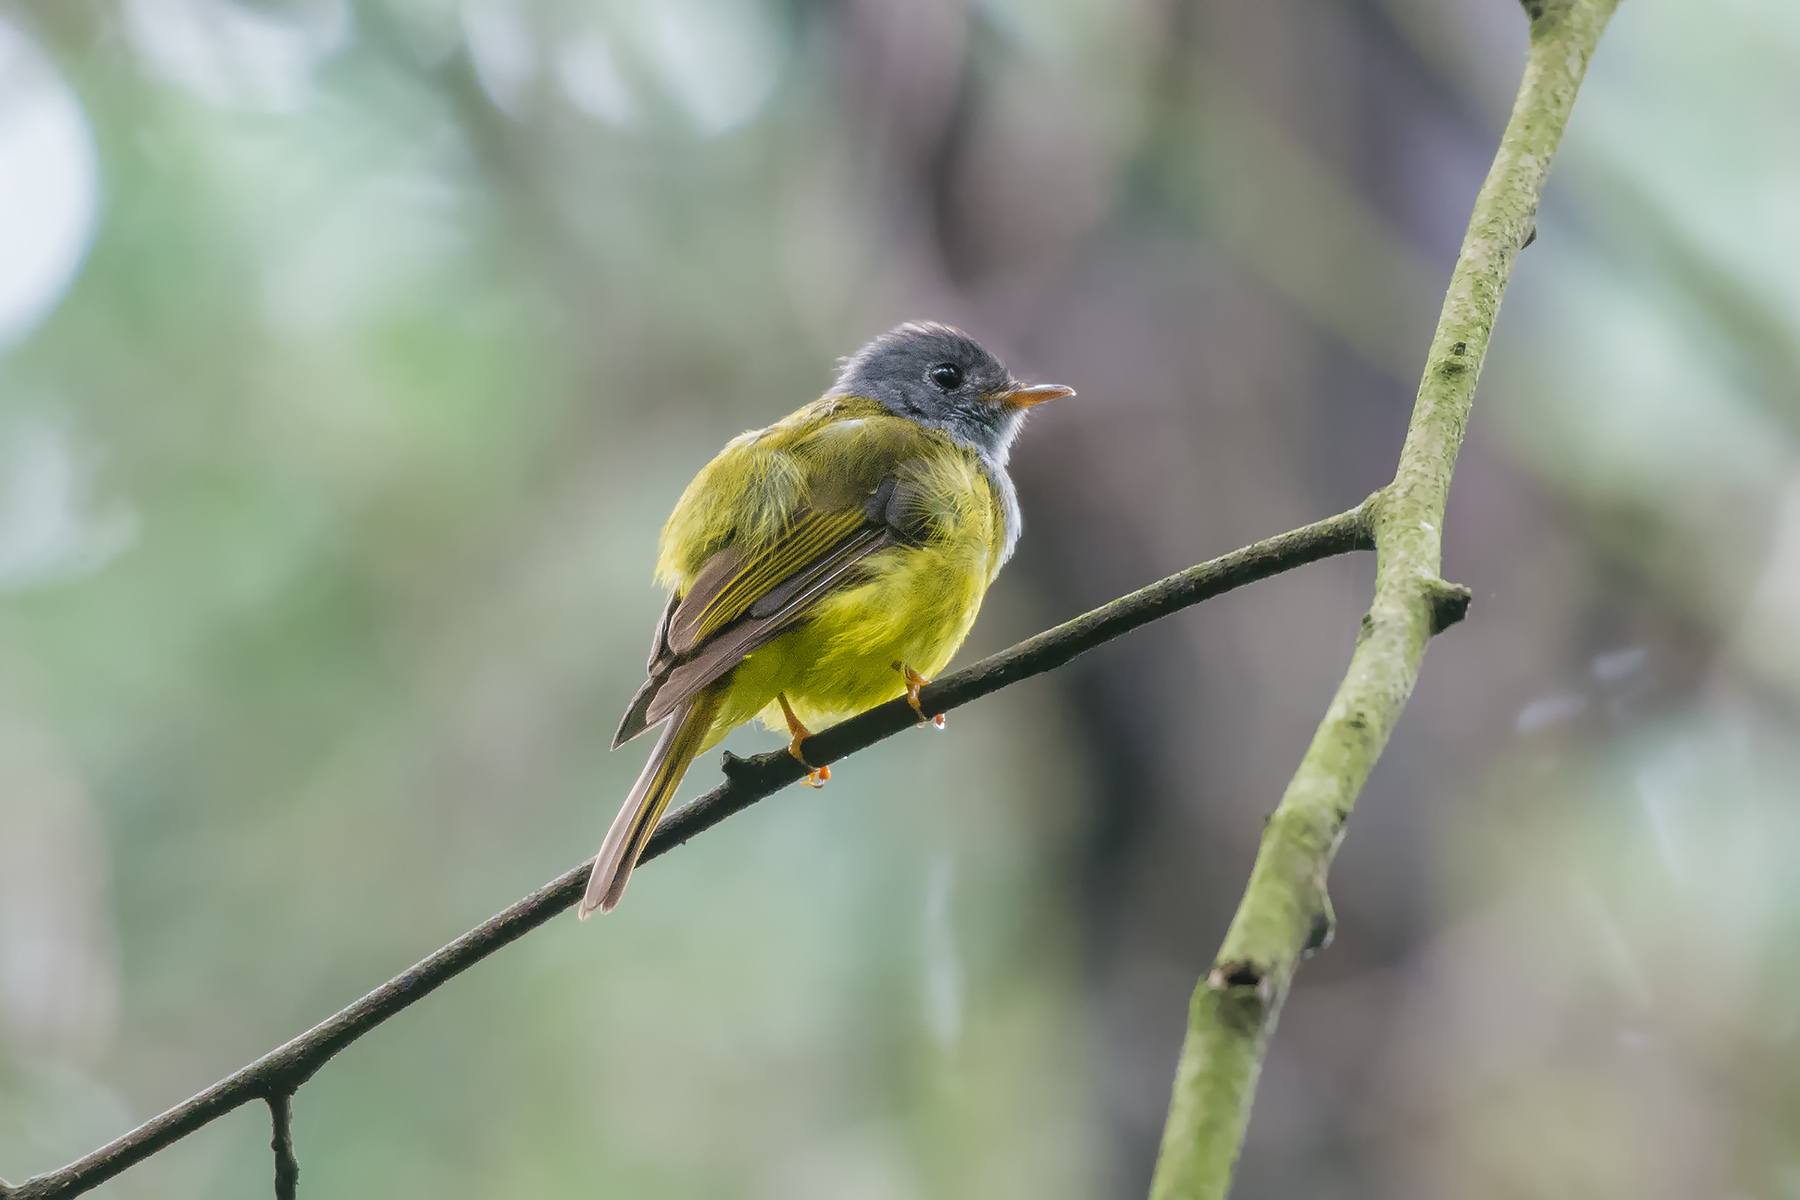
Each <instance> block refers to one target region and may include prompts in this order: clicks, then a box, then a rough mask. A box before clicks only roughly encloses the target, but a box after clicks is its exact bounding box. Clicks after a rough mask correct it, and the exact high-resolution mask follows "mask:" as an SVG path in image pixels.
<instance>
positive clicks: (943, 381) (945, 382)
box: [930, 363, 963, 392]
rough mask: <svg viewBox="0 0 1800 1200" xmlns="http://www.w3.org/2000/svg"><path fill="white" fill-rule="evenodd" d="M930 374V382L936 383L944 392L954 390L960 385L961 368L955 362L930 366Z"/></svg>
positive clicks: (961, 379) (961, 378) (961, 377)
mask: <svg viewBox="0 0 1800 1200" xmlns="http://www.w3.org/2000/svg"><path fill="white" fill-rule="evenodd" d="M930 374H931V382H933V383H935V384H937V385H938V386H939V387H941V388H943V389H944V390H945V391H946V392H954V391H955V390H956V389H957V388H959V387H961V386H962V381H963V372H962V368H961V367H959V366H957V365H956V364H955V363H939V364H938V365H937V366H935V367H933V368H931V372H930Z"/></svg>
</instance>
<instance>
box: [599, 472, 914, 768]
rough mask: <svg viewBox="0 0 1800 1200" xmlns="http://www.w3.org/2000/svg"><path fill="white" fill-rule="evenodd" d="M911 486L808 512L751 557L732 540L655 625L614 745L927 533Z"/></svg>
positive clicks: (890, 485) (886, 485)
mask: <svg viewBox="0 0 1800 1200" xmlns="http://www.w3.org/2000/svg"><path fill="white" fill-rule="evenodd" d="M913 491H914V489H912V488H911V487H909V486H908V485H906V484H896V482H895V481H894V480H893V479H892V478H890V479H887V480H885V481H883V483H882V484H881V486H880V487H878V488H877V489H876V490H875V492H874V494H873V495H871V496H870V497H869V499H868V500H867V502H866V503H865V504H864V505H862V506H861V507H860V508H853V509H849V510H847V511H839V512H831V513H819V512H816V511H810V512H809V511H802V512H800V513H796V514H795V519H794V521H793V522H792V523H791V524H790V525H789V527H788V529H787V531H785V532H784V534H783V536H782V538H781V539H780V540H779V541H778V542H777V543H776V544H775V545H774V546H771V547H770V548H769V549H768V550H766V551H765V552H764V553H763V554H761V555H759V556H758V557H757V558H755V559H751V560H748V561H746V557H745V555H744V554H743V552H742V551H740V550H738V549H737V548H735V547H731V546H728V547H726V548H725V549H723V550H720V551H719V552H718V553H716V554H715V555H713V557H712V558H711V559H709V560H708V561H707V563H706V565H705V566H704V567H702V568H701V570H700V573H699V575H698V576H697V577H696V578H695V580H694V583H693V586H692V587H690V588H689V589H688V590H687V592H686V594H685V595H681V596H672V597H670V600H669V607H668V609H667V610H665V612H664V613H663V621H662V624H661V626H659V628H658V635H657V642H656V650H657V652H658V654H657V656H654V657H652V659H651V661H650V678H648V679H646V680H645V681H644V685H643V687H641V688H639V689H638V693H637V695H636V696H634V697H632V701H631V704H630V705H629V706H628V707H627V708H626V710H625V717H624V719H623V720H622V721H621V722H620V723H619V729H618V732H617V733H616V734H615V735H614V737H613V748H614V749H617V748H618V747H619V746H622V745H624V744H625V743H626V742H628V741H630V740H631V739H632V738H634V737H636V736H637V735H638V734H640V733H642V732H644V731H645V730H646V729H648V728H649V727H650V726H652V725H654V724H656V723H657V722H658V721H661V720H662V719H663V718H665V717H667V716H668V715H669V714H670V713H672V712H674V711H675V710H676V709H677V708H678V707H680V705H681V704H682V703H683V702H684V701H685V700H687V699H689V698H690V697H692V696H694V695H696V694H697V693H698V692H699V691H700V690H701V689H702V688H704V687H706V686H707V685H708V684H710V683H712V682H714V681H715V680H718V679H720V678H722V677H723V676H724V675H725V674H726V673H727V672H728V671H730V670H731V669H732V668H733V667H735V666H736V665H737V664H738V663H740V662H742V661H743V660H744V658H745V657H746V656H748V655H749V654H751V653H753V652H754V651H755V650H757V649H758V648H759V647H761V646H764V645H767V644H768V643H769V642H770V641H771V640H773V639H774V638H776V637H778V636H779V635H780V634H781V633H783V632H784V631H786V630H787V629H789V628H791V627H792V626H793V625H794V624H795V623H796V622H798V621H799V620H801V619H802V618H803V617H804V616H805V615H806V612H807V610H808V609H810V608H811V607H812V605H813V604H814V603H815V602H816V601H817V600H818V599H819V597H821V596H823V595H825V594H826V593H827V592H829V591H830V590H831V589H832V588H834V587H836V586H838V585H839V584H841V583H842V582H843V581H844V578H845V576H846V575H848V574H849V573H850V572H851V570H852V569H853V568H854V567H855V566H856V564H857V563H859V562H861V561H862V560H863V559H865V558H867V557H868V556H869V555H871V554H873V553H875V552H876V551H877V550H880V549H882V548H883V547H885V546H889V545H893V544H895V543H896V542H903V541H910V540H913V539H914V538H916V537H917V536H918V535H919V534H920V533H921V532H922V530H920V529H918V528H915V527H916V526H918V525H919V517H918V514H917V513H915V512H914V511H913V510H914V508H915V507H916V504H915V501H916V499H917V497H916V496H914V494H913Z"/></svg>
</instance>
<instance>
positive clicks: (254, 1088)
mask: <svg viewBox="0 0 1800 1200" xmlns="http://www.w3.org/2000/svg"><path fill="white" fill-rule="evenodd" d="M1372 499H1373V498H1372V497H1371V500H1372ZM1370 504H1371V501H1364V502H1363V503H1362V504H1361V505H1359V506H1358V507H1356V508H1354V509H1352V510H1350V511H1349V512H1345V513H1340V514H1338V515H1337V516H1335V517H1328V518H1326V519H1325V520H1323V521H1318V522H1316V523H1314V524H1312V525H1307V526H1305V527H1303V528H1300V529H1296V530H1294V531H1292V532H1291V533H1284V534H1281V535H1280V536H1279V537H1273V538H1269V539H1268V540H1266V541H1261V542H1257V543H1256V544H1255V545H1252V546H1246V547H1244V548H1243V549H1241V550H1234V551H1232V552H1231V553H1230V554H1226V555H1224V556H1222V557H1220V558H1215V559H1212V560H1211V561H1209V562H1204V563H1201V564H1199V565H1198V566H1194V567H1189V568H1188V569H1187V570H1185V571H1182V572H1181V573H1179V574H1177V575H1171V576H1170V577H1169V578H1167V579H1164V580H1162V581H1161V582H1159V583H1154V584H1151V585H1150V586H1149V587H1147V588H1144V589H1143V590H1141V591H1137V592H1133V593H1132V594H1130V595H1129V596H1124V597H1121V598H1120V599H1118V600H1114V601H1113V602H1112V603H1110V604H1105V605H1102V606H1101V607H1099V608H1096V609H1094V610H1093V611H1092V612H1089V613H1085V614H1083V615H1082V616H1079V617H1077V618H1075V619H1074V620H1073V621H1069V622H1066V623H1064V624H1062V625H1058V626H1057V627H1056V628H1054V629H1051V630H1049V631H1047V632H1045V633H1040V634H1038V635H1037V636H1036V637H1032V638H1027V639H1026V640H1025V641H1023V642H1020V643H1019V644H1018V645H1016V646H1014V647H1012V648H1011V649H1010V650H1003V651H1001V652H1000V653H999V654H995V655H992V656H991V657H988V658H984V659H982V660H981V661H980V662H978V663H976V664H974V665H973V666H971V667H967V668H965V669H964V670H961V671H957V672H955V673H954V674H951V675H946V676H944V677H943V678H942V679H940V680H938V681H937V682H936V683H933V684H929V685H927V686H926V687H925V688H924V689H923V691H922V692H921V693H920V697H919V699H920V702H921V704H922V705H923V706H924V708H925V711H927V712H933V713H937V712H947V711H949V710H950V709H953V708H957V707H960V706H961V705H964V704H967V703H969V702H970V701H971V700H976V699H979V698H980V697H982V696H986V695H988V694H989V693H990V692H996V691H999V690H1000V689H1001V688H1004V687H1008V686H1010V685H1012V684H1014V683H1018V682H1019V681H1020V680H1023V679H1029V678H1031V677H1032V676H1034V675H1041V674H1043V673H1044V672H1046V671H1051V670H1054V669H1056V668H1057V667H1060V666H1062V665H1063V664H1064V663H1066V662H1068V661H1069V660H1070V659H1072V658H1074V657H1075V656H1076V655H1078V654H1081V653H1082V652H1083V651H1086V650H1091V649H1093V648H1094V647H1095V646H1098V645H1101V644H1102V643H1104V642H1109V641H1111V640H1112V639H1114V638H1116V637H1119V636H1120V635H1122V634H1125V633H1128V632H1130V631H1131V630H1133V629H1136V628H1138V627H1139V626H1141V625H1146V624H1149V623H1150V622H1151V621H1155V620H1158V619H1160V618H1162V617H1166V616H1168V615H1169V614H1170V613H1174V612H1178V611H1180V610H1181V609H1184V608H1187V607H1188V606H1190V605H1193V604H1198V603H1199V602H1200V601H1202V600H1206V599H1209V598H1210V597H1213V596H1217V595H1219V594H1220V593H1222V592H1228V591H1231V590H1232V589H1233V588H1238V587H1242V586H1244V585H1245V584H1249V583H1254V582H1256V581H1257V580H1259V579H1267V578H1268V577H1269V576H1271V575H1278V574H1280V573H1281V572H1283V571H1288V570H1292V569H1293V568H1295V567H1299V566H1304V565H1305V564H1307V563H1310V562H1316V561H1318V560H1319V559H1322V558H1329V557H1331V556H1333V555H1337V554H1344V553H1348V552H1349V551H1352V550H1367V549H1371V548H1373V545H1374V543H1373V541H1372V540H1371V537H1370V532H1369V529H1370V526H1369V521H1370V516H1371V507H1370ZM918 720H919V719H918V715H917V714H916V713H914V712H913V710H912V709H911V708H910V707H909V706H908V705H907V704H906V702H905V701H904V700H895V701H892V702H890V703H888V704H883V705H881V706H879V707H877V708H873V709H870V710H869V711H868V712H866V713H863V714H862V715H860V716H857V717H853V718H851V719H850V720H848V721H845V722H843V723H842V724H839V725H834V726H832V727H831V728H830V729H826V730H823V731H821V732H820V733H818V734H816V735H814V736H813V737H810V738H808V739H807V740H806V741H805V742H804V743H802V746H803V747H804V753H805V756H806V760H807V761H808V762H810V763H813V764H815V765H824V764H826V763H833V762H836V761H838V760H839V759H841V758H843V757H845V756H846V755H849V754H854V753H856V752H857V751H858V750H862V749H866V748H867V747H869V746H872V745H874V744H875V743H876V742H879V741H881V740H883V739H884V738H888V737H892V736H893V735H894V734H896V733H899V732H901V731H902V730H905V729H909V728H911V727H913V726H914V725H917V724H918ZM724 770H725V776H726V778H725V782H724V783H722V784H720V785H719V786H718V787H715V788H713V790H712V791H710V792H708V793H706V794H705V795H704V796H702V797H700V798H699V799H698V800H695V801H694V802H693V803H692V804H689V805H687V806H686V807H685V808H683V809H681V810H680V811H679V812H676V813H674V814H672V815H671V816H669V817H667V818H665V819H664V821H663V822H662V824H661V825H660V826H658V827H657V830H656V833H655V834H654V835H653V836H652V837H651V839H650V844H649V846H648V847H647V848H646V849H645V851H644V861H649V860H650V859H653V858H656V857H658V856H659V855H662V854H665V853H667V852H668V851H670V850H673V849H674V848H675V847H676V846H679V845H681V844H682V843H683V842H685V841H687V840H688V839H689V838H691V837H693V836H694V835H696V834H698V833H701V832H704V831H705V830H707V829H710V828H712V827H713V826H714V825H717V824H718V823H719V822H720V821H723V820H724V819H725V818H727V817H729V816H731V815H732V814H733V813H735V812H739V811H741V810H743V809H745V808H748V807H749V806H750V805H752V804H754V803H756V802H757V801H758V800H761V799H762V798H763V797H765V796H768V795H771V794H773V793H774V792H777V791H780V790H781V789H782V788H784V787H787V786H788V785H789V784H791V783H795V782H797V781H798V780H800V779H801V778H802V777H804V776H805V774H806V768H805V767H803V766H801V765H800V763H799V762H798V761H797V760H796V759H795V758H794V756H793V755H791V754H789V753H787V751H785V750H777V751H773V752H771V753H768V754H759V755H757V756H755V757H754V758H739V757H737V756H736V755H733V754H727V755H726V756H725V762H724ZM591 865H592V863H591V860H590V862H585V863H582V864H581V865H580V866H578V867H575V868H574V869H572V870H570V871H568V872H566V873H565V874H563V875H561V876H560V877H558V878H556V879H554V880H552V881H551V882H549V883H547V884H545V885H544V886H543V887H541V888H539V889H538V890H537V891H535V892H533V893H532V894H531V895H529V896H527V897H525V898H524V899H523V900H520V901H519V902H518V903H517V904H514V905H513V906H512V907H511V908H508V909H506V910H505V911H504V912H501V913H498V914H497V915H495V916H493V917H490V918H489V919H488V920H487V921H485V922H483V923H482V924H481V925H478V926H476V927H475V928H474V929H472V930H470V931H469V932H468V933H465V934H464V935H463V936H461V937H459V938H457V939H456V940H455V941H454V942H451V943H450V944H449V945H448V946H445V947H444V948H443V949H442V950H439V951H438V952H437V953H435V954H433V955H431V956H430V957H429V958H426V959H423V960H422V961H420V962H419V963H418V964H417V965H415V966H413V967H412V968H411V969H410V970H408V971H405V972H402V973H401V974H399V975H396V976H395V977H394V978H392V979H390V980H388V981H387V982H386V983H384V984H382V985H381V986H380V987H378V988H376V989H375V990H374V991H372V992H370V993H369V994H368V995H366V996H364V997H363V998H362V999H360V1000H358V1001H356V1002H355V1003H354V1004H351V1005H350V1006H349V1007H348V1008H345V1009H344V1010H343V1011H341V1012H339V1013H337V1014H336V1015H335V1016H333V1017H330V1018H328V1019H327V1020H325V1021H322V1022H320V1023H319V1024H318V1025H315V1026H314V1027H313V1028H312V1029H310V1030H308V1031H307V1032H305V1033H303V1034H301V1035H300V1036H299V1037H297V1038H295V1039H293V1040H292V1041H290V1042H288V1043H287V1044H286V1045H283V1046H281V1047H280V1048H278V1049H275V1050H272V1051H270V1052H269V1053H267V1054H265V1055H263V1056H262V1057H261V1058H259V1059H257V1060H256V1061H255V1062H253V1063H251V1064H250V1065H249V1066H246V1067H243V1068H241V1069H240V1070H238V1071H236V1072H235V1073H233V1074H231V1075H229V1076H227V1077H226V1078H224V1079H222V1080H220V1081H219V1082H218V1083H215V1084H213V1085H212V1086H211V1087H209V1088H207V1089H206V1090H205V1091H203V1092H201V1093H200V1094H199V1095H197V1096H195V1097H193V1098H192V1099H190V1100H188V1101H186V1102H184V1103H182V1104H178V1105H176V1106H175V1107H174V1108H171V1109H169V1110H168V1111H167V1112H165V1113H163V1114H162V1115H161V1116H158V1117H153V1118H152V1119H151V1120H149V1121H146V1122H145V1123H144V1124H142V1125H140V1126H139V1127H138V1128H136V1129H134V1130H132V1131H131V1132H130V1133H127V1134H125V1135H124V1136H123V1137H121V1138H119V1139H118V1140H116V1141H114V1142H112V1143H111V1144H109V1145H107V1146H104V1147H102V1148H101V1149H99V1150H96V1151H94V1152H93V1153H92V1154H89V1155H88V1156H87V1157H85V1158H82V1159H79V1160H77V1161H75V1162H73V1163H70V1164H69V1165H68V1166H66V1167H63V1168H61V1169H60V1170H57V1171H52V1172H50V1173H49V1174H46V1175H39V1176H37V1177H35V1178H33V1179H29V1180H27V1181H26V1182H24V1183H22V1184H20V1185H18V1187H17V1188H15V1189H13V1191H12V1192H11V1194H10V1195H9V1196H7V1197H6V1198H5V1200H66V1198H67V1197H70V1196H77V1195H80V1194H81V1193H82V1192H85V1191H87V1190H89V1189H90V1188H93V1187H97V1186H98V1185H99V1184H101V1183H103V1182H105V1181H106V1180H108V1179H111V1178H112V1177H113V1176H114V1175H117V1174H118V1173H119V1172H120V1171H123V1170H125V1169H126V1168H127V1167H129V1166H132V1165H133V1164H134V1163H138V1162H141V1161H142V1160H144V1159H146V1158H148V1157H149V1156H150V1155H152V1154H155V1153H156V1152H157V1151H159V1150H161V1149H163V1148H164V1147H166V1146H168V1145H170V1144H171V1143H173V1142H176V1141H178V1140H180V1139H181V1138H183V1137H186V1136H187V1135H188V1134H190V1133H192V1132H194V1130H196V1129H199V1128H200V1127H201V1126H203V1125H206V1124H207V1123H209V1122H211V1121H213V1120H216V1119H217V1118H219V1117H221V1116H223V1115H224V1114H226V1113H228V1112H230V1111H232V1110H233V1109H235V1108H237V1107H238V1106H239V1105H242V1104H245V1103H248V1102H250V1101H252V1100H258V1099H267V1100H268V1103H269V1106H270V1112H271V1114H272V1115H274V1116H275V1118H276V1122H277V1134H276V1147H275V1149H276V1155H277V1176H276V1178H277V1184H276V1186H277V1191H278V1194H281V1193H280V1192H279V1189H280V1186H281V1184H280V1180H281V1165H280V1161H281V1158H280V1156H281V1153H282V1147H281V1142H282V1137H281V1129H282V1128H283V1127H284V1126H285V1121H283V1120H282V1113H284V1112H285V1105H286V1103H287V1099H286V1098H287V1097H291V1096H292V1095H293V1093H294V1092H295V1090H296V1089H298V1088H299V1087H300V1086H301V1085H302V1084H304V1083H305V1082H306V1081H307V1080H308V1079H310V1078H312V1076H313V1075H314V1074H315V1073H316V1072H317V1071H318V1070H319V1068H321V1067H323V1066H324V1065H325V1064H326V1063H327V1062H328V1061H330V1059H331V1058H332V1056H333V1055H335V1054H337V1052H338V1051H340V1050H342V1049H343V1048H344V1047H346V1046H348V1045H349V1044H350V1043H351V1042H354V1041H355V1040H356V1039H357V1038H360V1037H362V1036H363V1035H364V1034H366V1033H368V1032H369V1031H370V1030H372V1029H374V1028H375V1027H376V1026H378V1025H380V1024H381V1023H382V1022H384V1021H386V1020H387V1019H388V1018H389V1017H392V1016H394V1015H395V1014H396V1013H398V1012H400V1011H402V1010H403V1009H406V1008H408V1007H410V1006H412V1005H413V1004H415V1003H417V1002H418V1001H419V1000H421V999H423V998H424V997H425V996H426V995H428V994H430V993H431V992H432V991H434V990H436V989H437V988H438V987H440V986H442V985H443V984H444V983H446V982H448V981H449V980H451V979H453V978H455V977H456V976H457V975H459V974H461V973H462V972H463V971H465V970H467V969H468V968H469V967H472V966H474V965H475V964H476V963H478V962H480V961H481V960H482V959H484V958H486V957H487V956H488V955H490V954H492V953H494V951H496V950H498V949H500V948H501V947H502V946H505V945H507V944H509V943H511V942H513V941H516V940H517V939H518V938H521V937H523V936H524V935H525V934H527V933H529V932H531V931H532V930H533V929H536V928H537V927H538V926H539V925H542V924H543V923H544V922H546V921H548V920H549V919H550V918H552V917H554V916H555V915H556V914H557V913H560V912H562V911H563V910H564V909H566V908H568V907H570V906H571V905H573V904H574V903H575V902H576V900H578V899H580V897H581V894H582V891H583V890H584V888H585V887H586V885H587V875H588V869H589V867H590V866H591ZM278 1096H279V1097H281V1098H282V1099H280V1100H277V1099H275V1098H274V1097H278ZM278 1103H279V1104H281V1105H282V1106H283V1108H282V1110H281V1111H280V1112H278V1111H277V1108H276V1106H277V1104H278ZM288 1161H290V1162H291V1161H292V1160H291V1144H290V1158H289V1160H288ZM290 1185H291V1177H290ZM287 1194H289V1195H291V1192H290V1193H287Z"/></svg>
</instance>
